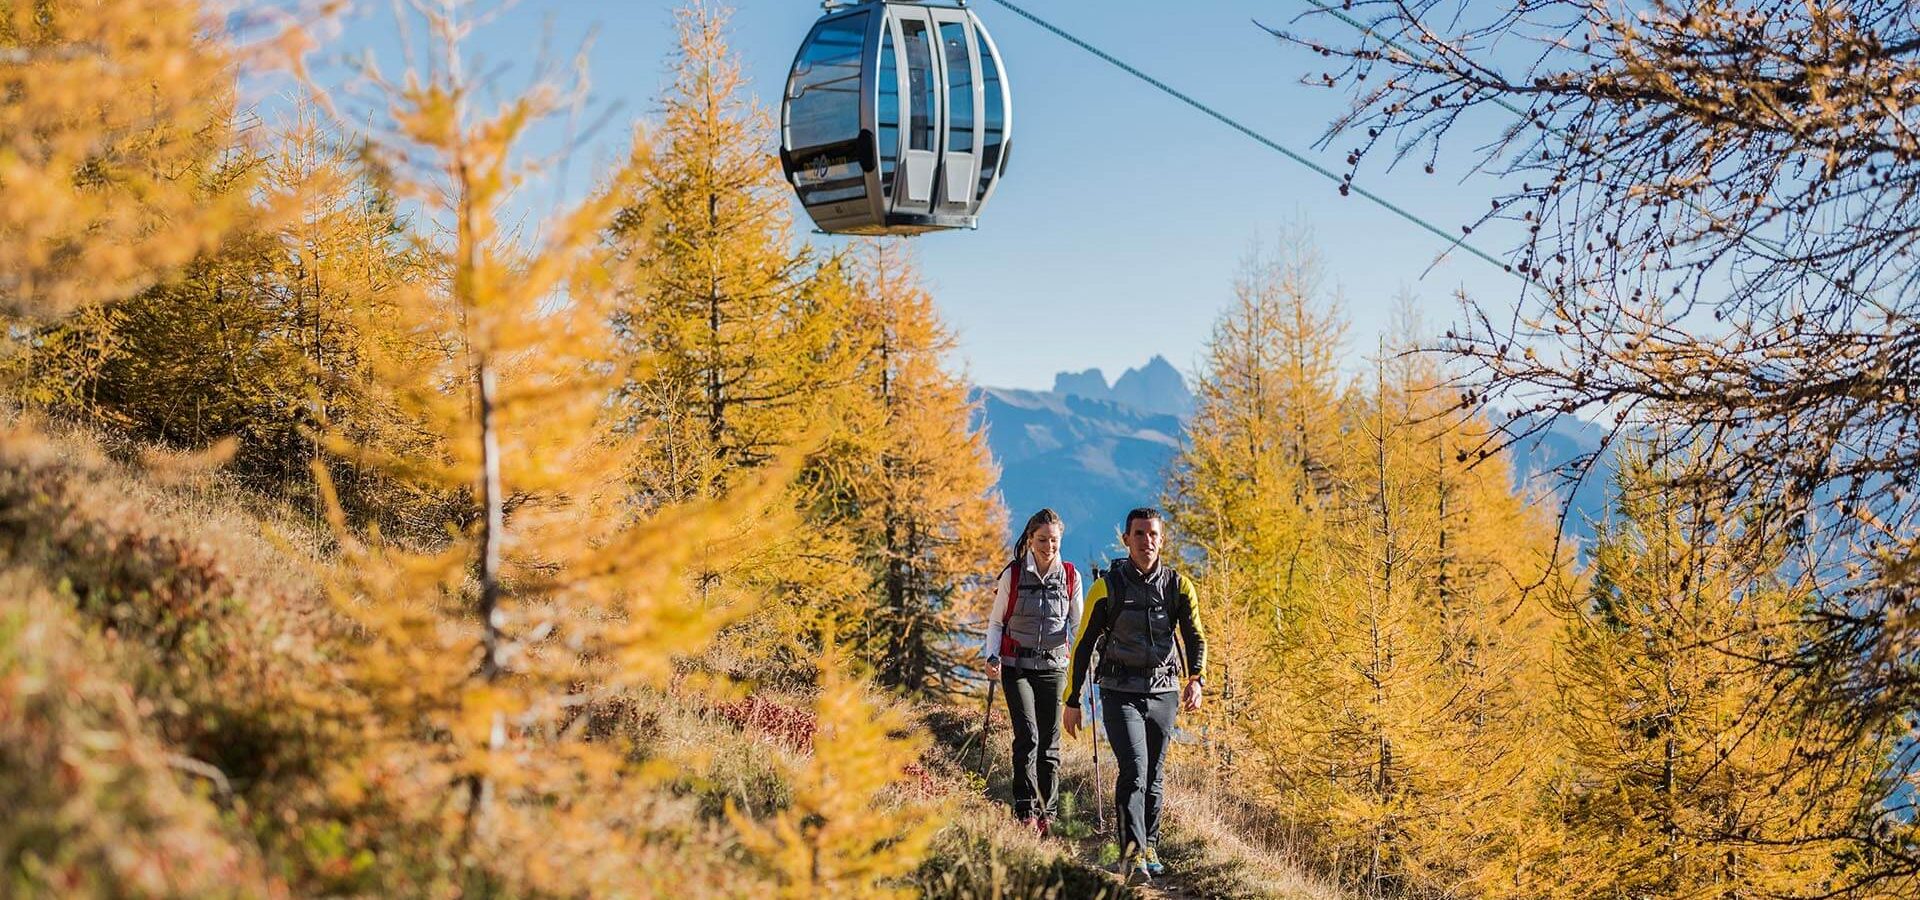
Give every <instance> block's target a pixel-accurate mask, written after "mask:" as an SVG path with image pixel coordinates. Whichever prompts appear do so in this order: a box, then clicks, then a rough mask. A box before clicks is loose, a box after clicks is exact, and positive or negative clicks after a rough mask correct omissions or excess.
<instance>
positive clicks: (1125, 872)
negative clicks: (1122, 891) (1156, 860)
mask: <svg viewBox="0 0 1920 900" xmlns="http://www.w3.org/2000/svg"><path fill="white" fill-rule="evenodd" d="M1117 874H1118V875H1119V876H1120V880H1121V881H1122V882H1124V883H1126V884H1132V883H1133V882H1134V878H1135V877H1136V876H1137V877H1138V878H1139V880H1140V881H1141V882H1143V883H1144V882H1148V881H1152V880H1153V870H1151V869H1148V868H1147V856H1146V854H1144V853H1138V852H1136V853H1130V854H1128V855H1127V857H1126V858H1125V859H1123V860H1121V861H1120V871H1119V872H1118V873H1117Z"/></svg>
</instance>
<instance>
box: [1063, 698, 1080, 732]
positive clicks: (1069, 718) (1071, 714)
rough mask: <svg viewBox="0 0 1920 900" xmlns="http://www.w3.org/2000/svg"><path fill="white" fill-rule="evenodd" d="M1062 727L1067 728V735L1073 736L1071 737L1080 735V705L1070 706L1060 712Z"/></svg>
mask: <svg viewBox="0 0 1920 900" xmlns="http://www.w3.org/2000/svg"><path fill="white" fill-rule="evenodd" d="M1060 727H1062V728H1065V729H1066V730H1067V737H1070V738H1071V737H1078V736H1079V734H1080V707H1079V706H1069V707H1067V708H1066V711H1064V712H1062V713H1061V714H1060Z"/></svg>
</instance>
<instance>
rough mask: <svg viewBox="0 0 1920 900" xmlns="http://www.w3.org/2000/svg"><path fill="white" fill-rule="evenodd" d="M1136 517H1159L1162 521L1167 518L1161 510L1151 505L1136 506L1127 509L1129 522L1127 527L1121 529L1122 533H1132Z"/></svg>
mask: <svg viewBox="0 0 1920 900" xmlns="http://www.w3.org/2000/svg"><path fill="white" fill-rule="evenodd" d="M1135 519H1159V520H1160V521H1162V522H1164V521H1166V520H1167V517H1166V516H1163V515H1161V514H1160V510H1158V509H1155V508H1153V507H1151V506H1137V507H1134V508H1133V509H1130V510H1128V511H1127V524H1126V527H1124V528H1122V529H1121V531H1120V533H1121V534H1132V533H1133V520H1135Z"/></svg>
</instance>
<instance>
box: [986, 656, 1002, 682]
mask: <svg viewBox="0 0 1920 900" xmlns="http://www.w3.org/2000/svg"><path fill="white" fill-rule="evenodd" d="M987 677H988V678H999V677H1000V657H998V656H996V657H993V658H992V659H989V660H987Z"/></svg>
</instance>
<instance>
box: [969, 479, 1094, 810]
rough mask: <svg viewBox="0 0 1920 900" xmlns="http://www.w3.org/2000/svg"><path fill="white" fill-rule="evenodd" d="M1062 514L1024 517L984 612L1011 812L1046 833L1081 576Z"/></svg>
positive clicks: (1053, 806) (985, 649) (1055, 797)
mask: <svg viewBox="0 0 1920 900" xmlns="http://www.w3.org/2000/svg"><path fill="white" fill-rule="evenodd" d="M1062 530H1063V527H1062V525H1061V522H1060V516H1059V515H1057V514H1056V513H1054V511H1053V510H1051V509H1043V510H1041V511H1039V512H1037V513H1034V514H1033V517H1032V518H1030V519H1028V520H1027V527H1025V528H1023V529H1021V530H1020V538H1019V540H1016V541H1015V542H1014V545H1013V559H1012V561H1010V562H1008V563H1007V566H1006V568H1005V569H1002V570H1001V572H1000V579H999V580H998V581H997V582H995V585H994V592H993V598H994V599H993V611H992V613H991V614H990V615H989V616H988V617H987V639H986V643H985V644H983V645H982V647H981V652H982V653H984V654H985V656H986V658H987V677H989V678H998V679H1000V684H1001V686H1002V687H1003V688H1005V692H1006V695H1007V715H1008V717H1009V718H1011V719H1012V720H1013V814H1014V815H1015V816H1016V817H1018V818H1019V819H1020V821H1021V823H1022V824H1025V825H1027V826H1028V827H1030V828H1033V829H1034V830H1036V831H1038V832H1039V833H1040V834H1041V835H1046V834H1048V833H1049V832H1050V831H1051V829H1052V827H1053V817H1054V816H1055V815H1056V814H1057V813H1058V812H1059V795H1060V777H1059V769H1060V698H1061V696H1063V688H1065V686H1066V680H1067V662H1068V654H1069V652H1070V651H1069V646H1068V645H1069V644H1071V643H1072V640H1073V631H1074V627H1075V626H1076V625H1077V624H1078V623H1079V621H1080V604H1081V599H1080V577H1079V573H1077V572H1075V571H1074V568H1073V564H1072V563H1069V562H1066V561H1064V560H1062V559H1061V558H1060V537H1061V533H1062Z"/></svg>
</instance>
